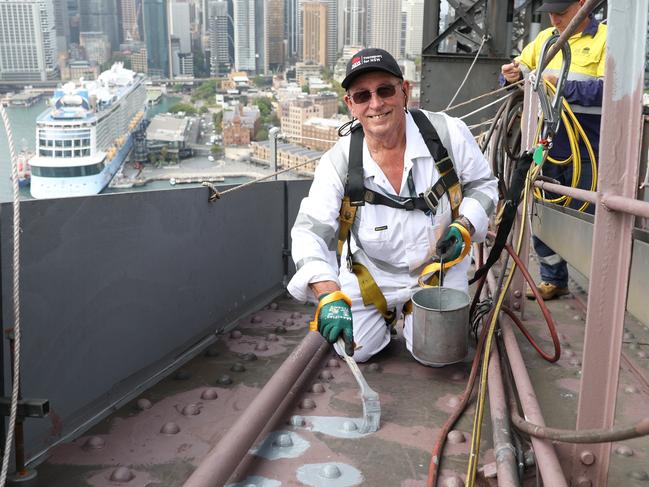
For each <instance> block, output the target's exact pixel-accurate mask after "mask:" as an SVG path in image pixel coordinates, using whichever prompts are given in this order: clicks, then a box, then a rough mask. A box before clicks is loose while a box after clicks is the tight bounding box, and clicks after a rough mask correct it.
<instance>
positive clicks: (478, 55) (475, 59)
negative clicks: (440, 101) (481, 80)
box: [446, 35, 487, 110]
mask: <svg viewBox="0 0 649 487" xmlns="http://www.w3.org/2000/svg"><path fill="white" fill-rule="evenodd" d="M486 41H487V36H486V35H483V36H482V42H481V43H480V47H479V48H478V52H476V53H475V57H474V58H473V62H472V63H471V66H469V70H468V71H467V72H466V75H465V76H464V79H463V80H462V83H460V86H459V87H458V89H457V91H456V92H455V94H454V95H453V98H451V101H449V102H448V105H447V107H446V109H447V110H448V109H449V107H450V106H451V105H452V104H453V102H454V101H455V99H456V98H457V95H459V94H460V90H462V87H463V86H464V83H466V80H467V79H469V75H470V74H471V70H472V69H473V66H475V63H476V61H477V60H478V57H480V53H481V52H482V47H483V46H484V43H485V42H486Z"/></svg>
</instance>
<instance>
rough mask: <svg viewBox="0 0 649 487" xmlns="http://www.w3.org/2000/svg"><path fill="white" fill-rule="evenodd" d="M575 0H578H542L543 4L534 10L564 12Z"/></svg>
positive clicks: (552, 12)
mask: <svg viewBox="0 0 649 487" xmlns="http://www.w3.org/2000/svg"><path fill="white" fill-rule="evenodd" d="M577 1H578V0H543V5H541V6H540V7H539V8H537V9H536V11H537V12H547V13H550V14H559V13H561V12H564V11H565V10H566V9H567V8H568V7H570V5H572V4H573V3H577Z"/></svg>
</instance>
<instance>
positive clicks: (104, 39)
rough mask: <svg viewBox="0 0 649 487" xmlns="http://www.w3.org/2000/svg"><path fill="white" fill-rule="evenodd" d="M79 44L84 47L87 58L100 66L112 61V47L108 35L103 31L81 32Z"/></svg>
mask: <svg viewBox="0 0 649 487" xmlns="http://www.w3.org/2000/svg"><path fill="white" fill-rule="evenodd" d="M79 45H80V46H81V47H83V50H84V52H85V54H86V59H87V60H88V61H90V62H91V63H96V64H98V65H99V66H101V65H102V64H104V63H106V62H108V61H110V57H111V49H110V41H109V40H108V36H107V35H106V34H104V33H103V32H81V33H80V34H79Z"/></svg>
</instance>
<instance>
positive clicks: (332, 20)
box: [320, 0, 338, 68]
mask: <svg viewBox="0 0 649 487" xmlns="http://www.w3.org/2000/svg"><path fill="white" fill-rule="evenodd" d="M320 1H321V2H324V3H325V4H326V5H327V54H326V56H327V60H326V64H325V66H327V67H329V68H331V67H333V65H334V64H336V55H337V54H338V0H320Z"/></svg>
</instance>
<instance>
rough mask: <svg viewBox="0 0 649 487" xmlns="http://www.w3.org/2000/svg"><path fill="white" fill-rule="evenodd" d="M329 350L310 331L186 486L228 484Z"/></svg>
mask: <svg viewBox="0 0 649 487" xmlns="http://www.w3.org/2000/svg"><path fill="white" fill-rule="evenodd" d="M329 350H330V346H329V344H328V343H327V342H326V341H325V340H324V338H322V336H321V335H320V334H319V333H317V332H309V333H308V334H307V336H306V337H305V338H304V340H302V341H301V342H300V344H299V345H298V346H297V347H296V348H295V350H293V352H292V353H291V355H289V357H288V358H287V359H286V360H285V361H284V363H283V364H282V365H281V366H280V368H279V369H277V372H275V374H273V376H272V377H271V378H270V380H269V381H268V382H267V383H266V385H265V386H264V388H263V389H262V390H261V391H260V392H259V394H258V395H257V396H256V397H255V399H254V400H253V401H252V402H251V403H250V405H249V406H248V408H247V409H246V410H245V411H244V412H243V413H242V414H241V416H239V419H238V420H237V421H236V422H235V423H234V424H233V425H232V427H231V428H230V430H229V431H228V432H227V433H226V434H225V435H224V436H223V438H221V441H219V443H218V444H217V445H216V446H215V447H214V448H212V450H211V451H210V452H209V453H208V454H207V456H206V457H205V458H204V459H203V461H202V462H201V464H200V465H199V466H198V468H197V469H196V470H195V471H194V473H193V474H192V475H191V476H190V477H189V479H187V482H185V484H184V486H185V487H215V486H217V485H225V483H226V482H227V481H228V479H229V478H230V476H231V475H232V473H233V472H234V470H235V469H236V468H237V466H238V465H239V463H240V462H241V460H242V459H243V457H245V455H246V453H247V452H248V450H249V449H250V447H251V446H252V445H253V444H254V442H255V440H256V439H257V437H258V436H259V433H261V431H262V430H263V429H264V427H266V425H267V423H268V421H269V420H270V419H271V418H272V417H273V416H274V415H275V412H276V410H277V408H278V406H280V404H281V403H282V402H283V401H284V398H285V397H286V395H287V394H289V392H290V391H291V389H292V387H293V385H294V384H295V382H296V381H297V380H298V378H299V377H300V376H301V375H302V374H303V373H307V372H308V370H309V369H312V368H313V367H314V366H316V365H317V364H318V363H319V362H320V360H321V359H322V358H323V357H324V355H325V354H326V352H327V351H329Z"/></svg>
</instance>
